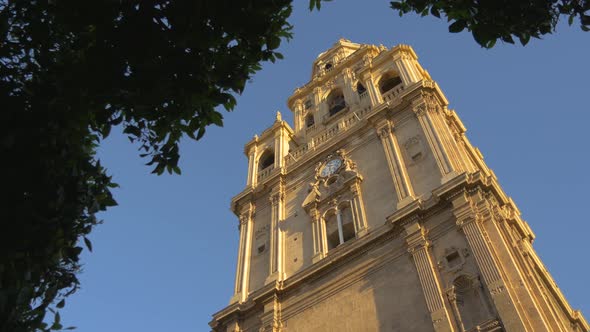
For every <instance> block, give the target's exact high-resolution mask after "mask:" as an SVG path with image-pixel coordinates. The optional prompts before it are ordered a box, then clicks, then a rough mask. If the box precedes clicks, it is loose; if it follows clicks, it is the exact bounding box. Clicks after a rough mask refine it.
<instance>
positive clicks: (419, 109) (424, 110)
mask: <svg viewBox="0 0 590 332" xmlns="http://www.w3.org/2000/svg"><path fill="white" fill-rule="evenodd" d="M414 112H415V113H416V117H417V118H418V121H419V122H420V126H421V127H422V130H423V131H424V136H426V140H427V141H428V145H429V146H430V150H431V151H432V154H433V155H434V159H435V160H436V164H437V165H438V167H439V169H440V172H441V175H442V180H441V182H442V183H445V182H447V181H448V180H450V179H452V178H453V177H455V175H456V174H457V173H456V172H455V170H454V168H453V164H452V163H451V161H450V159H449V155H448V153H447V151H446V149H445V146H444V144H443V142H442V140H441V137H440V135H439V133H438V130H437V129H436V127H435V125H434V122H433V120H432V116H431V114H430V110H429V108H428V107H427V105H426V103H425V101H424V100H421V101H420V103H419V104H417V105H415V106H414Z"/></svg>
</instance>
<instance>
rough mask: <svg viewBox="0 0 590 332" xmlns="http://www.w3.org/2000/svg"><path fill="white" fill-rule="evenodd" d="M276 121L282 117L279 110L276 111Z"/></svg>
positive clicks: (281, 119)
mask: <svg viewBox="0 0 590 332" xmlns="http://www.w3.org/2000/svg"><path fill="white" fill-rule="evenodd" d="M276 121H283V117H282V116H281V112H279V111H277V120H276Z"/></svg>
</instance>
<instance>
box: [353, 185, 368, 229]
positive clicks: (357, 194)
mask: <svg viewBox="0 0 590 332" xmlns="http://www.w3.org/2000/svg"><path fill="white" fill-rule="evenodd" d="M350 192H351V193H352V202H351V204H350V205H351V211H352V217H353V219H354V223H355V229H356V236H357V237H361V236H363V235H365V234H367V218H366V215H365V207H364V205H363V196H362V193H361V186H360V184H359V183H358V182H357V183H354V184H352V185H351V186H350Z"/></svg>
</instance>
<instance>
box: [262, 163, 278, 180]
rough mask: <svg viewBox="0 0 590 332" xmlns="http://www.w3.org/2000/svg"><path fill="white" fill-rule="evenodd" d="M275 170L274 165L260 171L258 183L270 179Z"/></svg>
mask: <svg viewBox="0 0 590 332" xmlns="http://www.w3.org/2000/svg"><path fill="white" fill-rule="evenodd" d="M273 169H275V165H274V164H272V165H270V166H268V167H267V168H265V169H261V170H260V171H258V181H260V180H262V179H264V178H266V177H268V176H269V175H270V173H271V172H272V170H273Z"/></svg>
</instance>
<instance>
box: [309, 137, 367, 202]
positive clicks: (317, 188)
mask: <svg viewBox="0 0 590 332" xmlns="http://www.w3.org/2000/svg"><path fill="white" fill-rule="evenodd" d="M334 160H337V161H338V162H337V163H333V161H334ZM326 166H328V167H332V169H330V170H329V172H326V171H325V170H324V169H325V167H326ZM322 171H324V174H323V175H322ZM314 178H315V180H314V182H311V183H310V184H309V193H308V195H307V197H306V198H305V200H304V201H303V204H302V207H303V208H304V209H305V210H306V211H307V212H308V213H310V212H311V210H312V208H315V207H317V206H319V205H323V206H326V205H329V204H330V202H332V200H334V199H336V200H337V201H340V198H341V196H342V195H343V194H346V195H347V196H348V197H352V196H355V195H357V196H358V195H359V190H360V189H357V188H358V184H359V183H360V182H361V181H362V176H361V175H360V174H359V173H358V171H357V166H356V163H355V162H354V161H352V160H351V159H350V158H349V157H348V155H347V154H346V151H344V150H343V149H340V150H337V151H335V152H334V153H331V154H329V155H328V156H326V157H325V158H324V160H322V161H321V162H319V163H318V165H317V166H316V168H315V177H314Z"/></svg>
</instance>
